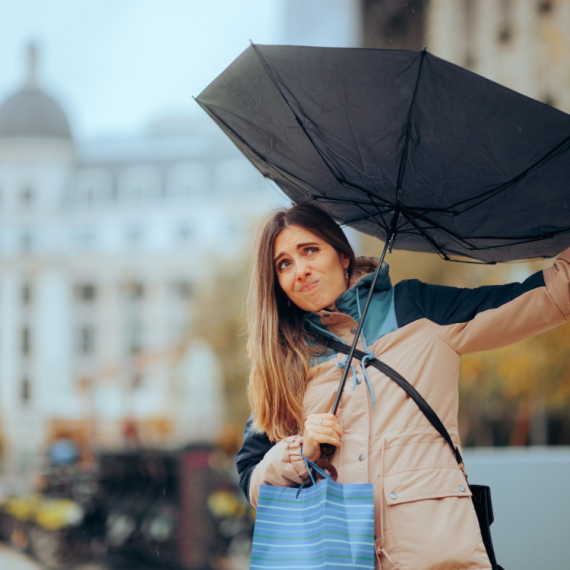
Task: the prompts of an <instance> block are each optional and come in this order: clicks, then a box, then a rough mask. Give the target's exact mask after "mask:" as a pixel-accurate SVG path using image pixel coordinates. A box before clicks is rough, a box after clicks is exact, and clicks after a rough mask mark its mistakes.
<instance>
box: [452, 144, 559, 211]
mask: <svg viewBox="0 0 570 570" xmlns="http://www.w3.org/2000/svg"><path fill="white" fill-rule="evenodd" d="M569 142H570V137H566V138H565V139H564V140H563V141H561V142H560V143H558V144H557V145H556V146H554V147H553V148H552V149H551V150H549V151H548V152H547V153H546V154H545V155H544V156H542V157H541V158H539V159H538V160H537V161H536V162H534V163H533V164H531V165H530V166H529V167H528V168H526V169H525V170H523V171H522V172H521V173H519V174H517V175H516V176H514V177H513V178H511V179H510V180H508V181H507V182H503V183H502V184H499V185H498V186H495V188H491V189H490V190H487V192H484V193H483V194H479V195H478V196H474V197H473V198H466V199H465V200H461V201H459V202H456V203H455V204H452V205H451V206H450V211H451V210H453V209H454V208H457V207H458V206H461V205H463V204H466V203H469V202H472V201H474V200H475V202H474V203H472V204H471V205H469V206H467V207H466V208H464V209H463V210H458V211H456V212H452V215H460V214H463V213H465V212H467V211H469V210H470V209H472V208H475V207H477V206H479V205H480V204H482V203H484V202H486V201H487V200H490V199H491V198H493V197H494V196H496V195H497V194H499V193H500V192H503V191H504V190H507V189H508V188H510V187H511V186H513V184H516V183H517V182H520V181H521V180H522V179H523V178H525V177H526V176H527V175H528V174H530V173H531V172H532V171H533V170H535V169H536V168H538V167H539V166H541V165H542V164H543V163H544V162H546V161H547V160H548V159H549V158H551V157H552V155H554V154H555V153H556V152H557V151H558V150H560V149H561V148H563V147H564V146H565V145H567V144H568V143H569Z"/></svg>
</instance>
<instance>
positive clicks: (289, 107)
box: [251, 43, 344, 183]
mask: <svg viewBox="0 0 570 570" xmlns="http://www.w3.org/2000/svg"><path fill="white" fill-rule="evenodd" d="M251 46H252V48H253V50H254V51H255V53H256V54H257V57H258V58H259V60H260V61H261V63H262V65H263V67H264V69H265V71H266V72H267V75H269V78H270V79H271V81H272V82H273V85H275V88H276V89H277V91H279V94H280V95H281V97H282V99H283V101H284V102H285V104H286V105H287V107H288V109H289V110H290V111H291V113H292V114H293V117H295V120H296V121H297V124H298V125H299V127H300V128H301V130H302V131H303V133H304V134H305V136H306V137H307V139H308V141H309V142H310V143H311V145H312V146H313V148H314V149H315V151H316V152H317V154H318V155H319V156H320V157H321V160H322V161H323V163H324V164H325V166H326V167H327V168H328V169H329V171H330V173H331V174H332V175H333V176H334V178H335V179H336V180H337V182H340V183H342V182H344V179H343V178H342V177H341V176H340V175H339V174H337V173H335V170H334V168H333V166H332V165H331V164H330V163H329V161H328V160H327V159H326V158H325V156H324V154H323V153H322V152H321V151H320V149H319V147H318V146H317V145H316V144H315V142H314V141H313V139H312V137H311V135H309V133H308V131H307V129H306V128H305V126H304V125H303V123H302V121H301V119H300V118H299V116H298V115H297V113H295V111H294V110H293V107H292V106H291V103H289V100H288V99H287V97H285V93H283V90H282V89H281V87H280V86H279V83H278V82H277V79H275V76H274V75H273V72H272V70H271V68H270V67H269V64H268V63H267V62H266V61H265V59H264V58H263V56H262V55H261V53H260V52H259V50H258V49H257V46H256V45H255V44H254V43H252V44H251Z"/></svg>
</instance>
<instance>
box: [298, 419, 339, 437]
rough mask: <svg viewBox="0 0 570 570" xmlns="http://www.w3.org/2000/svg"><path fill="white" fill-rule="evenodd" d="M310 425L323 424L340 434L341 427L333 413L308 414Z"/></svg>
mask: <svg viewBox="0 0 570 570" xmlns="http://www.w3.org/2000/svg"><path fill="white" fill-rule="evenodd" d="M309 418H310V420H309V419H308V420H307V421H310V424H311V425H312V426H323V427H330V428H333V429H334V430H335V431H336V432H337V433H339V434H340V435H342V432H343V429H342V427H341V426H340V424H339V423H338V419H337V418H336V417H335V416H334V415H333V414H326V415H323V414H321V415H315V416H309Z"/></svg>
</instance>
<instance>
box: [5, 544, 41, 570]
mask: <svg viewBox="0 0 570 570" xmlns="http://www.w3.org/2000/svg"><path fill="white" fill-rule="evenodd" d="M0 560H1V561H2V567H3V568H9V569H10V570H37V569H39V568H41V566H40V565H39V564H37V563H36V562H34V561H33V560H31V559H30V558H28V557H27V556H26V555H25V554H20V553H19V552H17V551H15V550H14V549H13V548H10V547H9V546H6V545H5V544H0Z"/></svg>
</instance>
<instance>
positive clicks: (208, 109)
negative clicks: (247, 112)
mask: <svg viewBox="0 0 570 570" xmlns="http://www.w3.org/2000/svg"><path fill="white" fill-rule="evenodd" d="M196 102H197V103H198V105H200V106H201V107H202V108H203V109H204V110H205V111H206V112H207V113H208V114H209V115H211V116H212V117H215V118H216V120H217V121H219V122H220V123H221V124H222V125H224V127H225V128H226V129H227V130H228V131H229V132H230V133H232V134H233V135H234V136H235V137H236V138H237V139H238V140H239V141H240V142H241V143H242V144H243V145H244V146H245V147H247V148H248V149H249V150H250V151H251V153H252V154H254V155H255V156H257V158H259V159H260V160H262V161H263V163H264V164H266V165H267V166H268V167H269V168H270V169H272V170H273V171H274V172H276V173H277V174H279V175H281V176H283V177H285V178H287V177H289V178H288V180H289V182H291V184H293V185H294V186H295V188H297V189H298V190H299V191H300V192H302V193H303V194H305V196H307V197H308V198H311V199H313V200H314V199H316V196H315V195H313V194H310V193H309V192H307V191H306V190H305V189H304V188H303V187H302V186H299V184H298V182H299V180H300V179H299V178H298V177H296V176H295V175H294V174H292V173H291V172H289V171H288V170H285V169H284V168H282V167H280V166H276V165H274V164H273V163H271V162H270V161H269V160H267V158H266V157H264V156H263V155H262V154H260V153H259V152H258V151H256V150H255V149H254V148H253V147H252V146H251V145H250V144H249V143H248V142H247V141H246V140H244V139H243V137H241V136H240V135H239V134H238V133H237V132H236V131H235V130H234V129H233V128H232V127H231V126H230V125H228V123H226V121H224V120H223V119H222V118H221V117H220V116H219V115H217V114H216V113H215V112H214V111H213V110H212V108H211V107H210V105H207V104H206V103H203V102H201V101H198V100H197V99H196ZM315 190H316V189H315ZM317 192H318V190H317Z"/></svg>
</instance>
